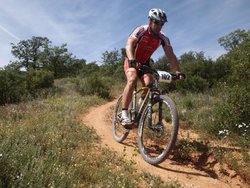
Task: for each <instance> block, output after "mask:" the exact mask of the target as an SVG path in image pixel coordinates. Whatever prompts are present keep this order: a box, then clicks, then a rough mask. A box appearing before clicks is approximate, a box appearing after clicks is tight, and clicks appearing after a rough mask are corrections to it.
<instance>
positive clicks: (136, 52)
mask: <svg viewBox="0 0 250 188" xmlns="http://www.w3.org/2000/svg"><path fill="white" fill-rule="evenodd" d="M148 18H149V23H148V25H142V26H139V27H137V28H136V29H135V30H134V31H133V32H132V33H131V34H130V36H129V37H128V40H127V44H126V47H125V49H126V56H127V57H126V58H125V59H124V72H125V74H126V78H127V84H126V86H125V88H124V91H123V98H122V117H121V118H122V122H121V124H122V125H123V126H124V127H125V128H126V126H127V125H131V123H132V122H131V120H130V119H129V116H128V106H129V103H130V101H131V99H132V94H133V89H134V86H135V84H136V82H137V78H138V77H139V78H140V79H141V82H142V86H148V85H150V84H151V83H152V80H153V77H152V75H151V74H144V73H143V72H142V71H140V69H139V67H140V65H141V64H143V65H147V66H150V65H149V59H150V57H151V55H152V54H153V53H154V51H155V50H156V49H157V48H158V47H159V46H160V45H162V47H163V49H164V52H165V55H166V56H167V58H168V60H169V61H170V63H171V65H172V68H173V69H174V70H175V71H176V73H177V74H179V75H180V79H184V76H183V74H182V73H181V71H180V67H179V64H178V61H177V58H176V56H175V54H174V52H173V49H172V46H171V44H170V41H169V39H168V37H167V36H166V35H165V34H163V33H162V32H161V29H162V27H163V25H164V24H165V23H166V22H167V16H166V13H165V12H164V11H163V10H161V9H158V8H153V9H151V10H150V11H149V14H148Z"/></svg>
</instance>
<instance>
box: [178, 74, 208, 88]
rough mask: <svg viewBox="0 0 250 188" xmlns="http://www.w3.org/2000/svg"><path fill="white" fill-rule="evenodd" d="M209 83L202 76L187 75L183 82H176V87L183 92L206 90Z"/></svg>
mask: <svg viewBox="0 0 250 188" xmlns="http://www.w3.org/2000/svg"><path fill="white" fill-rule="evenodd" d="M208 87H209V83H208V81H207V80H205V79H203V78H201V77H200V76H191V75H190V76H187V79H186V80H185V81H183V82H176V89H177V90H178V91H181V92H187V91H191V92H204V91H205V90H206V89H208Z"/></svg>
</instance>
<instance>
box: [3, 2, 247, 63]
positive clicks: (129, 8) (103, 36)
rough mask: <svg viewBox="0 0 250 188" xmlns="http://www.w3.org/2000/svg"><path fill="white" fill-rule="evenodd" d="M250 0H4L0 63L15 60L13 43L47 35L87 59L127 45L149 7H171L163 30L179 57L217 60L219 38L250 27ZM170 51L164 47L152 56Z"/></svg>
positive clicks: (222, 50) (219, 50)
mask: <svg viewBox="0 0 250 188" xmlns="http://www.w3.org/2000/svg"><path fill="white" fill-rule="evenodd" d="M249 7H250V0H154V1H153V0H151V1H149V0H101V1H100V0H0V67H4V66H5V65H7V64H9V62H10V60H15V58H14V57H13V56H12V54H11V45H10V43H14V44H17V43H18V42H19V41H20V40H27V39H31V37H32V36H41V37H47V38H49V40H50V41H51V42H52V45H54V46H61V45H62V44H64V43H66V44H67V48H68V50H69V52H70V53H72V54H73V55H74V56H75V57H76V58H79V59H86V60H87V62H92V61H97V62H100V61H101V57H102V53H104V52H105V51H112V50H114V49H120V48H123V47H124V46H125V43H126V40H127V37H128V35H129V34H130V33H131V31H132V30H133V29H134V28H135V27H136V26H138V25H142V24H147V23H148V18H147V15H148V11H149V9H151V8H161V9H163V10H165V11H166V13H167V16H168V21H169V22H168V23H167V24H166V25H164V27H163V32H164V33H166V35H167V36H168V37H169V38H170V41H171V43H172V46H173V48H174V52H175V54H176V55H177V57H179V56H180V55H182V54H183V53H185V52H188V51H196V52H200V51H203V52H205V56H206V57H211V58H213V59H216V58H217V57H219V56H220V55H221V54H223V53H225V51H224V48H223V47H221V46H220V45H219V44H218V39H219V38H220V37H222V36H225V35H227V34H229V33H230V32H233V31H235V30H236V29H238V28H240V29H245V30H249V29H250V8H249ZM162 55H164V53H163V50H162V49H161V48H159V50H157V51H156V53H155V54H154V55H153V56H152V57H153V59H155V60H157V59H158V58H159V57H160V56H162Z"/></svg>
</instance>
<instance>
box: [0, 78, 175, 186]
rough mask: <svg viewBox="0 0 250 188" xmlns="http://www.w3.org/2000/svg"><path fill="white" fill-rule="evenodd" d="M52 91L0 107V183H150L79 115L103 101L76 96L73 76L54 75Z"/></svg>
mask: <svg viewBox="0 0 250 188" xmlns="http://www.w3.org/2000/svg"><path fill="white" fill-rule="evenodd" d="M55 91H56V92H55V93H54V94H53V95H47V98H46V99H40V100H36V101H31V102H27V103H21V104H18V105H8V106H3V107H0V169H1V170H0V187H126V188H127V187H128V188H129V187H140V186H141V185H142V183H143V185H146V186H148V183H147V181H146V179H145V178H144V177H143V175H141V174H140V173H139V172H137V171H136V169H135V163H134V162H133V160H130V161H127V160H125V159H124V157H123V156H117V154H116V153H115V152H113V151H111V150H110V149H108V148H101V147H100V146H99V145H98V144H97V143H98V142H100V139H99V137H98V136H97V135H96V134H95V131H94V130H93V129H91V128H89V127H87V126H85V125H83V124H82V123H81V122H80V121H79V118H78V117H79V114H81V113H84V112H85V111H86V110H87V109H88V108H89V107H90V106H93V105H100V104H102V103H104V102H105V101H104V100H103V99H100V98H99V97H97V96H85V97H82V96H80V95H79V94H78V93H77V92H76V91H75V85H74V84H73V83H72V82H71V79H63V80H58V81H56V87H55ZM153 181H158V180H153ZM157 184H158V183H157ZM177 187H178V186H177Z"/></svg>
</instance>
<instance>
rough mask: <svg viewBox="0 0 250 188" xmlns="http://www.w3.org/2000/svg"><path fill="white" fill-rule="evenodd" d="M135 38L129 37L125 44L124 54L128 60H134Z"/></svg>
mask: <svg viewBox="0 0 250 188" xmlns="http://www.w3.org/2000/svg"><path fill="white" fill-rule="evenodd" d="M136 43H137V39H136V38H134V37H131V36H130V37H129V38H128V41H127V44H126V48H125V49H126V54H127V57H128V59H129V60H135V46H136Z"/></svg>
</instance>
